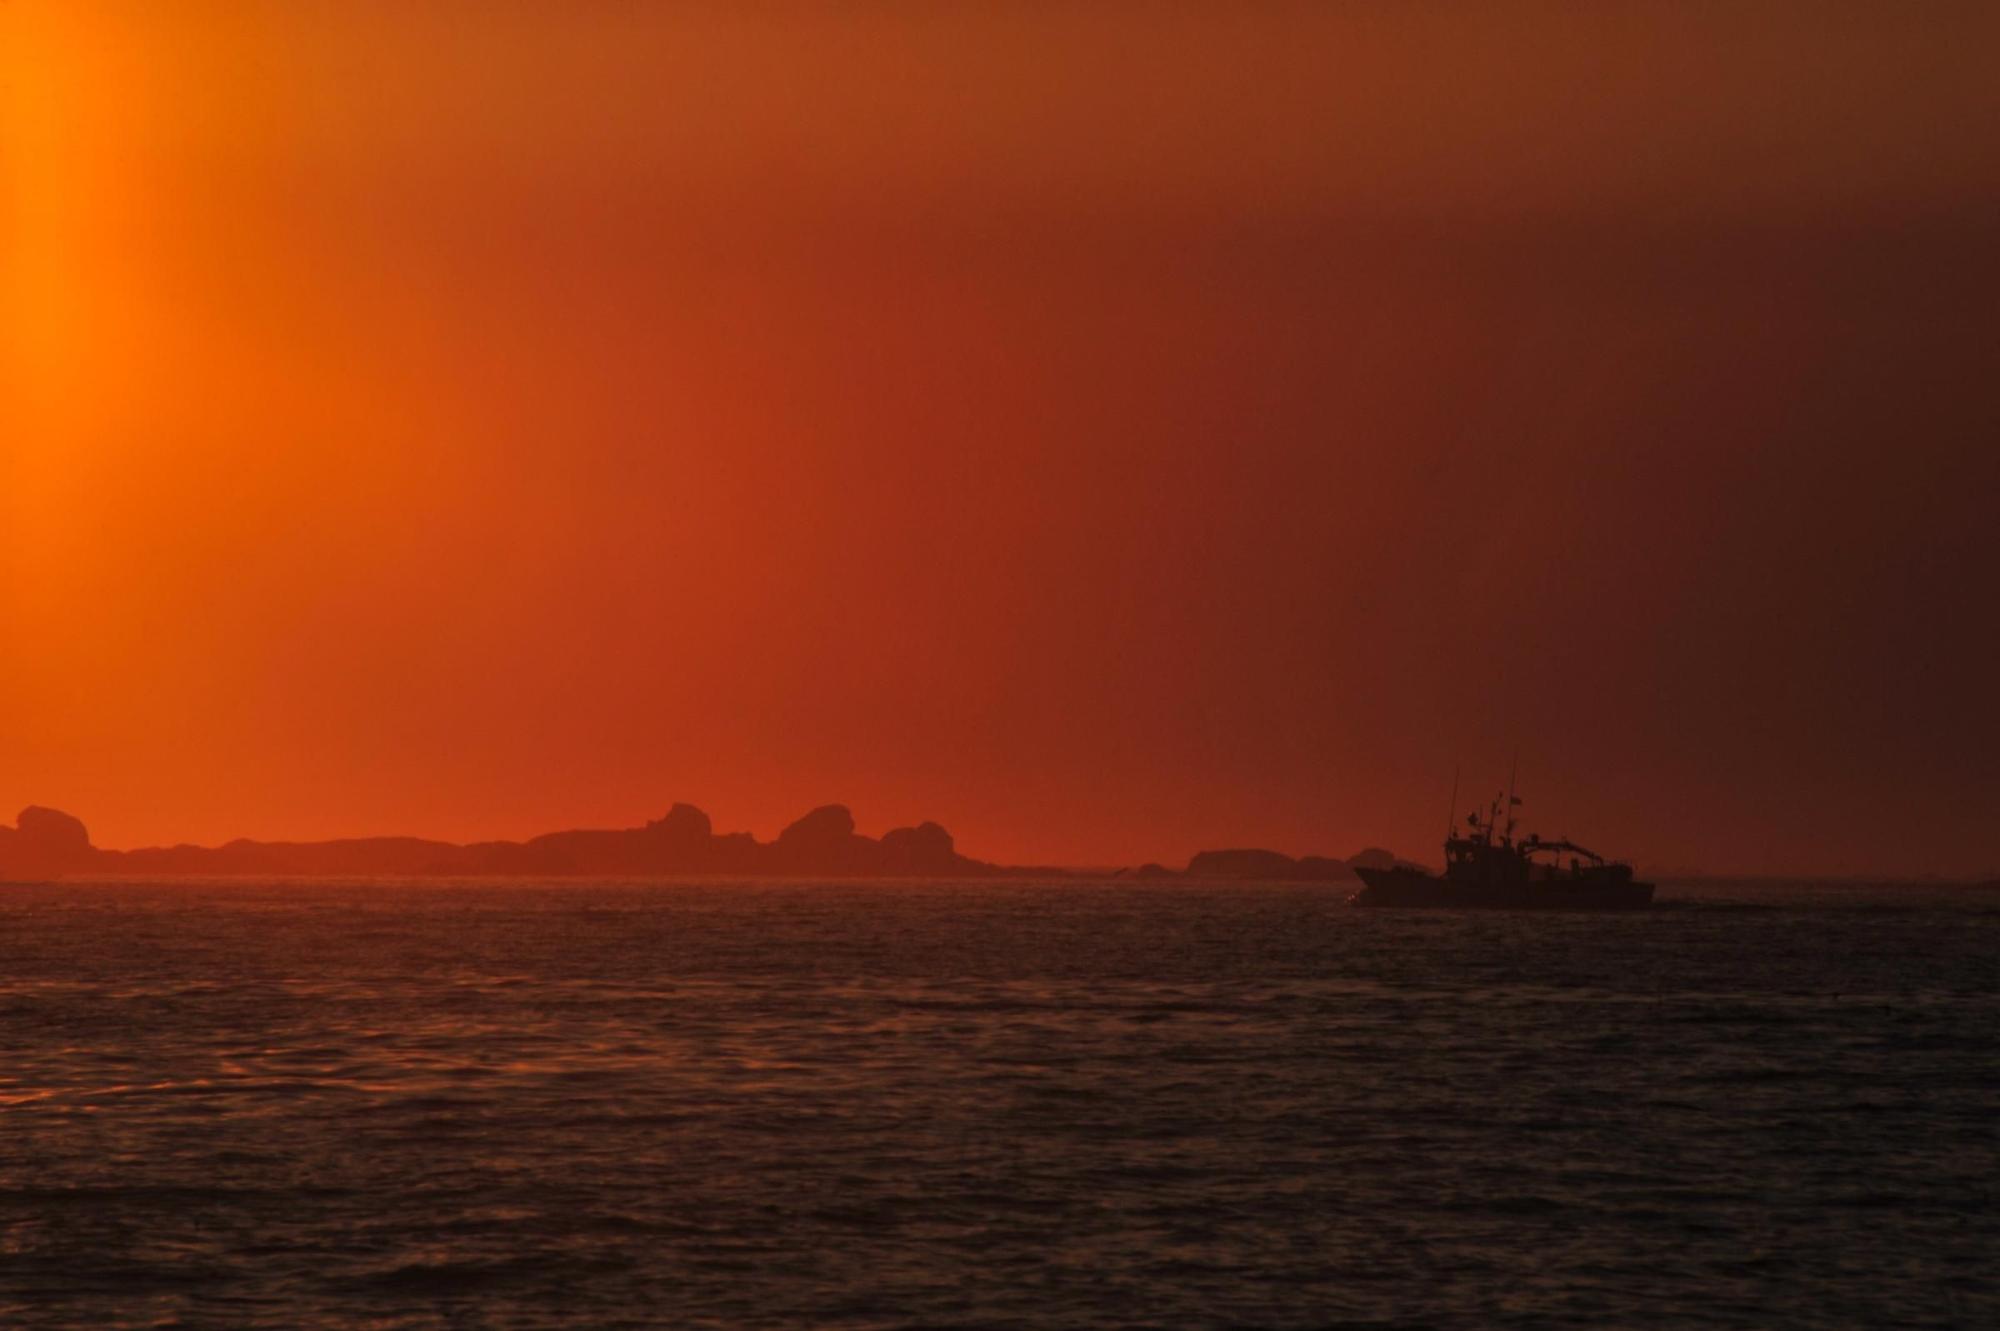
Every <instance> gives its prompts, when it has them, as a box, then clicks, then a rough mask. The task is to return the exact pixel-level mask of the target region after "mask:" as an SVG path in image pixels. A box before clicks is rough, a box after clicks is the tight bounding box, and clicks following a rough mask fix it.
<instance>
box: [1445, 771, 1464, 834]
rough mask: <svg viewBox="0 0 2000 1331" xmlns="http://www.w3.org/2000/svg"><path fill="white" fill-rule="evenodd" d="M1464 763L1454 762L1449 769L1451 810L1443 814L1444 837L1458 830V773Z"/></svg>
mask: <svg viewBox="0 0 2000 1331" xmlns="http://www.w3.org/2000/svg"><path fill="white" fill-rule="evenodd" d="M1464 767H1465V764H1464V763H1454V764H1453V765H1452V769H1451V812H1450V813H1448V814H1446V815H1445V816H1444V839H1445V840H1446V841H1449V840H1451V838H1452V836H1453V834H1454V833H1456V832H1457V831H1458V774H1459V773H1460V772H1461V771H1462V770H1464Z"/></svg>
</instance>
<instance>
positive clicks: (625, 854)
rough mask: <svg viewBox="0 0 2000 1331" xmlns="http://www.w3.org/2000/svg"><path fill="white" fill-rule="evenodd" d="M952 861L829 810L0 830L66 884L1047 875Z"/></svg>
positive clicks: (13, 870) (1, 857)
mask: <svg viewBox="0 0 2000 1331" xmlns="http://www.w3.org/2000/svg"><path fill="white" fill-rule="evenodd" d="M1049 872H1051V871H1050V870H1047V869H1041V868H1034V869H1007V868H1002V867H1000V866H998V865H993V864H988V863H985V862H984V861H981V860H974V859H968V858H967V857H965V856H963V855H960V854H959V853H958V851H957V849H956V847H955V846H954V845H953V843H952V838H951V833H949V832H947V831H945V829H944V828H942V827H940V826H939V825H938V824H936V823H930V822H926V823H921V824H919V825H917V826H916V827H899V828H894V829H892V830H891V831H889V832H887V833H885V834H884V835H883V836H882V837H881V838H880V839H879V840H878V839H876V838H874V837H868V836H863V835H861V834H860V833H859V832H857V831H856V830H855V824H854V815H853V814H852V813H851V812H849V811H848V809H847V808H846V806H844V805H840V804H828V805H824V806H822V807H820V808H817V809H814V810H813V811H812V812H810V813H808V814H806V815H805V816H804V817H803V818H800V819H799V820H798V821H797V822H794V823H792V824H791V825H790V826H788V827H786V828H785V830H784V831H782V832H780V833H779V834H778V836H777V837H776V839H774V840H772V841H769V842H764V841H759V840H757V839H756V838H755V837H753V836H751V835H750V834H749V833H747V832H733V833H725V834H717V832H716V831H715V828H714V824H713V823H712V822H711V820H710V819H709V816H708V815H707V814H706V813H703V812H702V811H701V810H700V809H698V808H696V807H695V806H694V805H692V804H676V805H674V806H673V807H672V808H670V809H668V810H667V812H666V814H665V816H663V817H661V818H657V819H654V820H653V821H651V822H649V823H647V824H646V825H645V826H643V827H635V828H620V829H604V830H600V829H578V830H574V831H566V832H550V833H547V834H545V835H543V836H538V837H531V838H530V839H528V840H527V841H482V842H474V843H473V844H471V845H455V844H453V843H451V842H446V841H428V840H424V839H422V838H418V837H364V838H352V839H347V840H339V841H312V842H291V841H249V840H238V841H231V842H228V843H227V844H225V845H220V846H188V845H181V846H153V847H147V848H145V849H141V850H124V851H119V850H100V849H98V848H96V847H94V846H92V845H91V844H90V836H89V833H88V832H87V831H86V830H85V828H84V825H83V824H82V823H81V822H79V821H77V820H76V819H75V818H72V817H71V816H70V815H68V814H65V813H58V812H56V811H55V810H53V809H42V808H29V809H25V810H23V811H22V813H21V815H20V818H19V819H18V821H17V824H16V826H14V827H0V879H8V880H16V881H18V880H24V879H25V880H35V879H46V878H56V877H60V876H62V875H64V874H160V875H169V876H191V875H219V876H247V875H259V876H269V877H286V876H302V877H306V876H310V877H431V876H467V877H472V876H486V875H496V876H514V875H523V876H526V875H532V876H537V877H540V876H595V877H640V876H655V877H659V876H680V875H695V874H701V875H756V876H769V877H792V878H796V877H815V878H821V877H823V878H837V877H868V878H880V877H916V876H922V877H931V878H949V877H987V876H991V875H995V874H1046V873H1049Z"/></svg>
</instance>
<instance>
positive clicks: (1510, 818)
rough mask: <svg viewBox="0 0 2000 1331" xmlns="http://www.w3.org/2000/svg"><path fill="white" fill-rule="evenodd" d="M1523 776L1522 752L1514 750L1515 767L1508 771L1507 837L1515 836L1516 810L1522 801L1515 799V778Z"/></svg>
mask: <svg viewBox="0 0 2000 1331" xmlns="http://www.w3.org/2000/svg"><path fill="white" fill-rule="evenodd" d="M1520 774H1521V751H1520V749H1518V748H1517V749H1515V750H1514V765H1513V766H1512V767H1510V768H1508V769H1507V835H1508V836H1509V837H1512V836H1513V835H1514V809H1515V807H1516V806H1518V805H1519V804H1520V802H1521V801H1519V800H1517V799H1515V798H1514V778H1515V777H1517V776H1519V775H1520Z"/></svg>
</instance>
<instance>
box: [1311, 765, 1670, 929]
mask: <svg viewBox="0 0 2000 1331" xmlns="http://www.w3.org/2000/svg"><path fill="white" fill-rule="evenodd" d="M1503 801H1504V803H1503ZM1453 802H1454V803H1456V801H1455V800H1454V801H1453ZM1520 804H1521V801H1520V799H1519V797H1517V796H1515V795H1513V794H1511V793H1510V794H1507V795H1504V796H1500V795H1496V796H1495V797H1494V799H1493V803H1492V804H1491V805H1490V806H1488V807H1487V809H1486V810H1485V811H1484V814H1483V815H1482V814H1481V812H1480V811H1478V810H1474V811H1473V812H1472V813H1470V814H1468V815H1466V820H1465V826H1464V828H1463V830H1461V829H1460V827H1459V825H1458V823H1457V814H1456V813H1455V812H1454V813H1453V815H1452V827H1451V830H1450V831H1449V832H1448V833H1447V834H1446V836H1445V842H1444V872H1443V873H1442V874H1434V873H1430V872H1428V871H1426V870H1423V869H1419V868H1417V867H1415V866H1414V865H1408V864H1397V865H1394V866H1390V867H1384V868H1371V867H1366V866H1362V865H1356V866H1355V868H1354V872H1355V874H1356V875H1357V876H1359V878H1360V879H1361V882H1362V888H1361V890H1360V891H1359V892H1356V893H1355V894H1354V895H1353V896H1352V897H1350V898H1348V899H1349V900H1350V901H1351V902H1353V903H1354V904H1355V905H1357V906H1411V907H1431V908H1444V909H1467V908H1470V909H1486V910H1643V909H1645V908H1646V907H1648V906H1650V905H1652V904H1653V885H1652V884H1651V883H1641V882H1638V881H1636V880H1635V879H1634V877H1633V874H1632V866H1631V865H1630V864H1627V863H1624V862H1622V861H1617V860H1608V859H1606V858H1605V857H1604V856H1602V855H1599V854H1598V853H1597V852H1596V851H1594V850H1588V849H1586V848H1584V847H1582V846H1579V845H1577V844H1576V843H1575V842H1574V841H1571V840H1569V839H1567V838H1563V839H1560V840H1555V841H1545V840H1543V839H1542V838H1541V837H1540V836H1537V835H1535V834H1533V833H1530V834H1529V835H1527V836H1524V837H1520V838H1516V837H1515V835H1514V828H1515V825H1516V820H1515V817H1514V811H1515V810H1516V809H1517V808H1519V807H1520Z"/></svg>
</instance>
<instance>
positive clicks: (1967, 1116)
mask: <svg viewBox="0 0 2000 1331" xmlns="http://www.w3.org/2000/svg"><path fill="white" fill-rule="evenodd" d="M1696 897H1699V898H1700V899H1695V898H1696ZM1996 1166H2000V897H1996V896H1993V895H1986V896H1982V895H1980V894H1979V893H1977V892H1973V891H1966V890H1944V889H1920V888H1908V889H1900V888H1874V889H1869V888H1837V889H1836V888H1811V887H1797V888H1773V887H1752V886H1740V887H1734V888H1730V887H1716V886H1709V887H1703V888H1699V889H1683V890H1682V892H1681V893H1679V894H1678V899H1676V900H1673V901H1672V902H1670V904H1669V905H1668V906H1667V907H1666V908H1664V909H1661V910H1658V911H1655V912H1653V913H1651V914H1645V915H1637V916H1628V917H1617V916H1604V917H1591V916H1556V917H1539V918H1537V917H1523V916H1515V915H1485V916H1482V915H1464V914H1447V913H1390V912H1379V913H1378V912H1367V911H1361V910H1355V909H1352V908H1348V907H1345V906H1344V905H1342V903H1341V894H1340V893H1338V892H1336V891H1331V890H1327V889H1321V888H1299V887H1291V888H1211V887H1204V888H1192V887H1184V886H1173V887H1149V888H1144V889H1135V888H1131V887H1109V886H1076V885H1070V886H1061V887H1055V886H1029V885H1008V886H992V885H984V886H963V885H952V884H917V885H907V884H906V885H852V884H848V885H774V884H735V885H713V886H695V885H667V886H640V885H630V884H615V885H597V886H578V885H573V884H571V885H547V886H543V885H519V884H516V885H506V886H496V885H491V884H487V885H468V884H443V885H438V884H432V885H425V886H391V885H380V884H377V885H352V884H348V885H342V884H326V883H312V884H296V883H294V884H281V885H257V886H248V885H175V886H141V885H121V884H76V885H71V886H70V887H68V888H67V889H63V890H58V889H53V888H15V889H8V890H7V891H6V892H5V893H4V895H0V1324H4V1325H6V1326H9V1327H39V1326H94V1327H117V1326H152V1325H168V1326H196V1327H208V1326H218V1327H228V1326H257V1327H353V1328H362V1327H367V1328H378V1329H380V1328H404V1327H488V1326H490V1327H551V1326H563V1327H590V1328H598V1327H621V1326H688V1327H739V1326H741V1327H806V1326H812V1327H893V1326H924V1327H953V1326H994V1327H1000V1326H1016V1327H1026V1326H1059V1327H1094V1326H1101V1327H1124V1326H1169V1327H1207V1326H1243V1327H1291V1326H1298V1327H1305V1326H1339V1325H1367V1326H1440V1327H1449V1326H1467V1327H1474V1326H1496V1325H1522V1326H1535V1327H1552V1326H1565V1325H1570V1326H1605V1325H1618V1326H1690V1327H1693V1326H1728V1327H1756V1328H1763V1327H1776V1326H1839V1325H1844V1326H1902V1327H1915V1326H1993V1325H2000V1281H1996V1267H2000V1213H1996V1209H1995V1201H1996V1198H1995V1189H1996V1181H1995V1180H1996Z"/></svg>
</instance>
